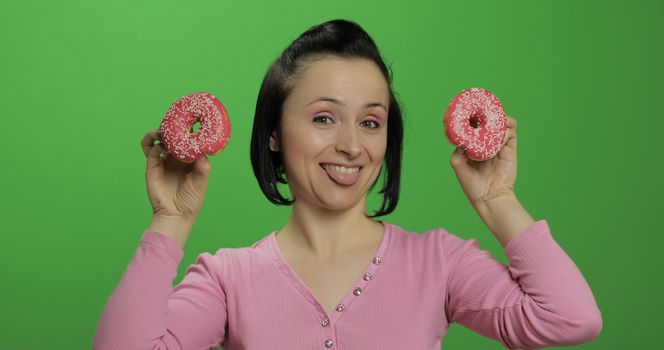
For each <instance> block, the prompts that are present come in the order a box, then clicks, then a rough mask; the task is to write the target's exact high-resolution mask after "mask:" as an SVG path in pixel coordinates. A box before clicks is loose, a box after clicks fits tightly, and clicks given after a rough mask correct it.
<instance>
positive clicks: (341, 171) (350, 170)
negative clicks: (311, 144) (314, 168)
mask: <svg viewBox="0 0 664 350" xmlns="http://www.w3.org/2000/svg"><path fill="white" fill-rule="evenodd" d="M320 167H321V169H322V170H323V173H325V174H326V175H327V176H328V177H329V178H330V179H331V180H332V181H334V182H335V183H337V184H339V185H345V186H350V185H352V184H354V183H355V182H357V180H358V179H359V178H360V170H362V167H361V166H359V165H357V166H349V167H347V166H342V165H336V164H328V163H321V164H320Z"/></svg>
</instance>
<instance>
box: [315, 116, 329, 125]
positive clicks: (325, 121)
mask: <svg viewBox="0 0 664 350" xmlns="http://www.w3.org/2000/svg"><path fill="white" fill-rule="evenodd" d="M314 122H315V123H322V124H331V123H332V118H330V117H328V116H326V115H317V116H315V117H314Z"/></svg>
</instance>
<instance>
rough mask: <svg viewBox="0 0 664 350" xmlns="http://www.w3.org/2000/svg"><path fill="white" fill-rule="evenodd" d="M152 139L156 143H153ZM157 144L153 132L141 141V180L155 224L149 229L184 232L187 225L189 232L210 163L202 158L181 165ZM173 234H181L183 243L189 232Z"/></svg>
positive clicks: (197, 210)
mask: <svg viewBox="0 0 664 350" xmlns="http://www.w3.org/2000/svg"><path fill="white" fill-rule="evenodd" d="M156 140H158V141H159V142H160V143H157V144H155V141H156ZM161 142H162V140H161V137H160V135H159V133H158V132H157V130H151V131H149V132H148V133H147V134H145V136H144V137H143V139H142V140H141V147H142V148H143V153H144V154H145V156H146V157H147V166H146V171H145V180H146V183H147V189H148V197H149V199H150V204H151V205H152V218H153V219H152V222H153V224H155V225H152V226H160V227H164V226H165V225H170V226H173V227H172V229H173V230H177V229H179V230H183V229H182V228H183V227H184V228H185V229H184V230H185V231H186V227H187V226H188V225H187V224H189V229H190V228H191V227H190V226H193V223H194V221H195V220H196V217H197V216H198V213H199V211H200V210H201V207H202V205H203V199H204V198H205V192H206V190H207V185H208V178H209V176H210V171H211V163H210V160H209V159H208V158H207V156H206V155H203V156H202V157H200V158H198V159H196V160H195V161H193V162H191V163H185V162H183V161H181V160H179V159H177V158H176V157H174V156H173V155H172V154H170V153H169V152H168V151H167V150H166V148H165V147H164V145H163V144H162V143H161ZM155 222H156V223H155ZM167 222H168V224H166V223H167ZM152 226H151V227H152ZM170 226H169V227H170ZM175 226H180V228H176V227H175ZM161 231H166V230H165V229H164V230H160V232H161ZM163 233H167V234H168V233H171V232H163ZM174 234H175V233H174ZM177 235H178V236H183V235H184V240H186V236H188V235H189V232H177ZM180 238H182V237H180ZM181 241H182V240H181ZM182 243H184V242H183V241H182Z"/></svg>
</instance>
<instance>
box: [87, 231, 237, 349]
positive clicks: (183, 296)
mask: <svg viewBox="0 0 664 350" xmlns="http://www.w3.org/2000/svg"><path fill="white" fill-rule="evenodd" d="M183 255H184V252H183V249H182V247H181V246H180V245H179V243H178V242H177V241H176V240H175V239H173V238H171V237H168V236H166V235H164V234H161V233H159V232H156V231H150V230H147V231H145V232H144V233H143V236H142V237H141V240H140V245H139V247H138V248H137V250H136V253H135V254H134V257H133V258H132V260H131V262H130V263H129V266H128V267H127V269H126V271H125V272H124V275H123V276H122V279H121V280H120V282H119V284H118V285H117V287H116V289H115V291H114V292H113V294H112V295H111V297H110V298H109V300H108V302H107V304H106V307H105V308H104V311H103V313H102V315H101V318H100V320H99V323H98V324H97V330H96V334H95V337H94V342H93V349H98V350H101V349H123V350H132V349H162V350H165V349H208V348H214V349H216V348H217V347H219V346H220V344H221V343H222V342H223V341H224V338H225V330H224V329H225V326H226V296H225V293H224V289H223V288H222V287H223V281H222V280H221V279H220V278H219V277H218V276H219V274H218V271H219V268H220V266H221V265H222V263H221V261H220V259H219V258H220V256H219V255H210V254H209V253H203V254H200V255H199V256H198V258H197V259H196V262H195V263H194V264H193V265H190V266H189V267H188V269H187V271H186V273H185V276H184V278H183V279H182V282H181V283H180V284H178V285H177V286H176V287H175V288H173V286H172V283H173V279H174V278H175V277H176V275H177V268H178V266H179V264H180V261H181V260H182V257H183Z"/></svg>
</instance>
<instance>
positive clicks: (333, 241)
mask: <svg viewBox="0 0 664 350" xmlns="http://www.w3.org/2000/svg"><path fill="white" fill-rule="evenodd" d="M365 213H366V203H365V202H364V201H360V202H359V203H358V204H357V205H356V206H355V207H353V208H350V209H349V210H346V211H334V212H333V211H329V210H325V209H323V208H319V207H312V206H308V205H306V203H297V202H295V203H293V210H292V212H291V216H290V218H289V220H288V222H287V223H286V225H285V226H284V228H283V229H282V230H281V231H279V232H278V237H279V241H280V244H282V245H283V246H287V247H288V248H289V249H293V250H295V251H297V253H298V254H304V255H305V256H308V257H312V258H314V259H317V260H320V261H334V260H336V259H337V258H338V257H340V256H344V255H345V254H347V253H349V252H352V251H354V250H356V249H361V248H364V247H367V246H370V247H371V246H375V245H376V243H377V242H379V241H380V240H381V239H382V234H383V226H382V225H381V224H380V223H379V222H376V221H374V220H372V219H371V218H368V217H367V216H366V215H365Z"/></svg>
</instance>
